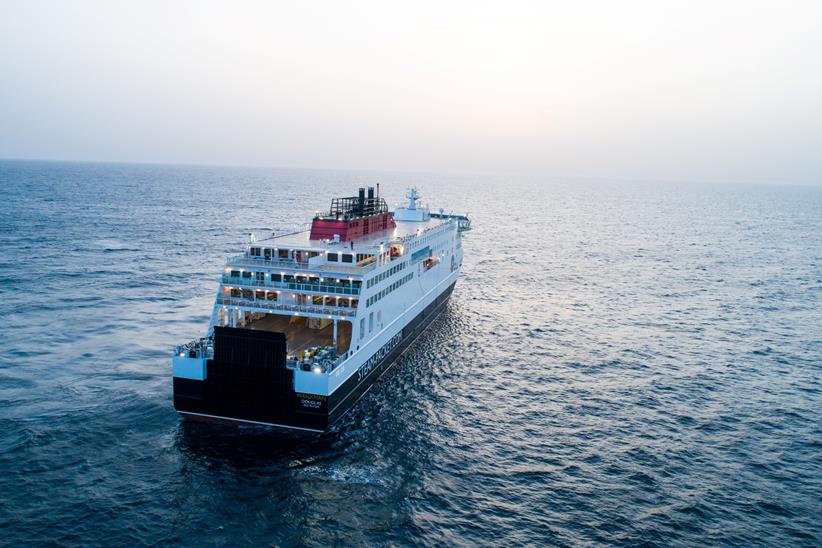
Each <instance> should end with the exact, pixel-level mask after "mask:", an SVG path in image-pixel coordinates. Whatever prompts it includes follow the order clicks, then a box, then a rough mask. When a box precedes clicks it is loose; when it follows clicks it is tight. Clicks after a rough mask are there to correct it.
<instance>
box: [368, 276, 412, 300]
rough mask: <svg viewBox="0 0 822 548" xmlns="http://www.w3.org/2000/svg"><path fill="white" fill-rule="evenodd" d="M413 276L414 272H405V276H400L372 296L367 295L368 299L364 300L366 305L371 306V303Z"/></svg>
mask: <svg viewBox="0 0 822 548" xmlns="http://www.w3.org/2000/svg"><path fill="white" fill-rule="evenodd" d="M413 277H414V273H413V272H409V273H408V274H406V275H405V276H403V277H402V278H400V279H399V280H397V281H396V282H394V283H392V284H390V285H388V286H386V288H385V289H383V290H382V291H380V292H379V293H377V294H376V295H374V296H373V297H369V298H368V300H367V301H366V303H367V304H366V306H371V305H372V304H374V303H376V302H377V301H379V300H380V299H382V298H383V297H385V296H386V295H388V294H389V293H391V292H392V291H394V290H395V289H397V288H398V287H400V286H401V285H403V284H405V283H408V282H409V281H411V278H413Z"/></svg>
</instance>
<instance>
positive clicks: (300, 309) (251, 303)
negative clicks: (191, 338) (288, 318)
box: [217, 297, 357, 316]
mask: <svg viewBox="0 0 822 548" xmlns="http://www.w3.org/2000/svg"><path fill="white" fill-rule="evenodd" d="M217 304H220V305H224V306H239V307H243V308H257V309H263V310H271V311H283V312H297V313H298V314H299V313H308V314H321V315H323V316H355V315H356V314H357V310H356V309H352V308H342V307H337V306H317V305H310V304H283V303H279V302H277V301H257V300H254V299H242V298H239V297H217Z"/></svg>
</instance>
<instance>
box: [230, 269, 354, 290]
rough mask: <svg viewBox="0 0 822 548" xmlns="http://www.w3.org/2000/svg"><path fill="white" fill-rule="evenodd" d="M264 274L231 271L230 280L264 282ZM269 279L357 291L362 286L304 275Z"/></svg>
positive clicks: (346, 280)
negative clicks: (252, 279)
mask: <svg viewBox="0 0 822 548" xmlns="http://www.w3.org/2000/svg"><path fill="white" fill-rule="evenodd" d="M265 276H266V274H265V272H249V271H247V270H244V271H243V272H242V273H241V272H240V271H239V270H232V271H231V277H232V278H241V277H242V278H245V279H250V278H254V279H255V280H257V281H258V282H265ZM269 279H270V280H271V281H272V282H274V283H280V282H282V283H298V284H312V285H319V284H323V285H337V286H339V287H353V288H356V289H359V288H360V287H361V286H362V281H360V280H349V279H347V278H330V277H322V278H320V277H319V276H309V275H306V274H274V273H272V274H271V275H270V276H269Z"/></svg>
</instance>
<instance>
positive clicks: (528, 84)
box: [0, 0, 822, 183]
mask: <svg viewBox="0 0 822 548" xmlns="http://www.w3.org/2000/svg"><path fill="white" fill-rule="evenodd" d="M0 157H2V158H42V159H81V160H123V161H138V162H172V163H209V164H241V165H246V164H248V165H273V166H297V167H319V168H373V169H397V170H412V171H431V170H433V171H437V170H446V171H465V172H486V171H491V172H527V173H545V174H548V175H579V176H604V177H625V178H643V179H654V178H660V179H682V180H698V181H765V180H772V181H787V182H798V183H820V182H822V1H819V0H815V1H808V2H802V1H798V0H783V1H780V2H776V1H774V2H756V1H750V0H748V1H741V0H740V1H731V0H727V1H722V0H713V1H708V2H701V1H694V0H690V1H687V2H673V1H665V0H655V1H647V2H640V1H636V2H631V1H624V2H618V1H608V2H587V1H573V2H571V1H563V2H547V1H546V2H533V3H525V2H512V1H504V2H491V3H482V2H476V1H468V2H446V1H438V2H432V3H425V2H420V1H417V0H415V1H407V2H402V3H400V2H386V1H377V2H356V1H345V2H343V1H340V2H335V3H323V2H295V1H289V2H283V3H277V2H259V3H258V2H228V1H226V2H221V3H212V2H204V1H194V2H171V1H164V2H150V1H130V2H115V1H99V2H80V1H59V2H58V1H55V2H39V1H30V0H22V1H21V0H17V1H5V0H0Z"/></svg>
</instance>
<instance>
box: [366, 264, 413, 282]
mask: <svg viewBox="0 0 822 548" xmlns="http://www.w3.org/2000/svg"><path fill="white" fill-rule="evenodd" d="M407 264H408V261H403V262H401V263H399V264H396V265H394V266H392V267H391V268H389V269H388V270H386V271H385V272H381V273H379V274H377V275H376V276H374V277H373V278H371V279H370V280H366V282H365V287H367V288H371V287H374V286H375V285H377V284H378V283H380V282H381V281H383V280H384V279H386V278H389V277H391V276H393V275H394V274H396V273H397V272H399V271H400V270H402V269H403V268H405V267H406V265H407Z"/></svg>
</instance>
